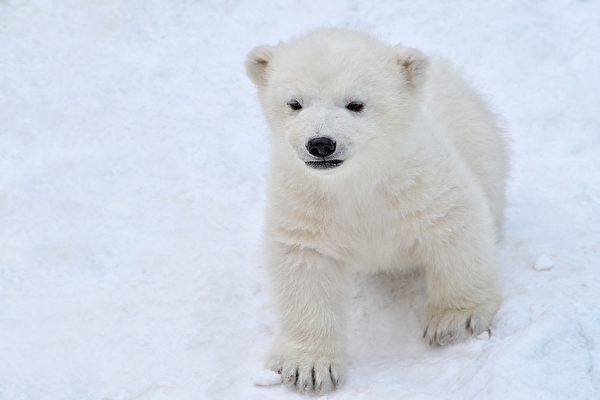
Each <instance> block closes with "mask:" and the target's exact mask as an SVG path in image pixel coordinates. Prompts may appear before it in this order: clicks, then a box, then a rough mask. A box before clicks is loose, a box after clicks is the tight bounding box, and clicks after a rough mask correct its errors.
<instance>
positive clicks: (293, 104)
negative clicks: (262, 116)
mask: <svg viewBox="0 0 600 400" xmlns="http://www.w3.org/2000/svg"><path fill="white" fill-rule="evenodd" d="M287 105H288V107H289V108H291V109H292V110H294V111H298V110H302V104H300V103H299V102H298V100H290V101H288V102H287Z"/></svg>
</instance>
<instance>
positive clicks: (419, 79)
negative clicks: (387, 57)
mask: <svg viewBox="0 0 600 400" xmlns="http://www.w3.org/2000/svg"><path fill="white" fill-rule="evenodd" d="M394 51H395V52H396V64H397V65H398V66H399V67H400V68H402V73H403V74H404V76H405V78H406V80H407V81H408V83H409V84H410V85H411V86H412V87H414V88H418V87H420V86H421V85H422V84H423V82H425V75H426V72H427V66H428V65H429V60H428V59H427V56H426V55H425V54H423V53H421V52H420V51H419V50H417V49H412V48H410V47H404V46H402V45H397V46H394Z"/></svg>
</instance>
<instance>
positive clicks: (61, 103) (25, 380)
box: [0, 0, 600, 400]
mask: <svg viewBox="0 0 600 400" xmlns="http://www.w3.org/2000/svg"><path fill="white" fill-rule="evenodd" d="M454 3H455V4H454ZM483 3H484V2H478V1H472V2H466V1H465V2H450V1H442V0H438V1H426V2H417V1H381V2H372V1H364V0H363V1H357V0H353V1H347V2H343V1H324V0H321V1H315V2H301V1H290V2H286V1H272V2H267V1H252V2H250V1H246V2H242V1H240V2H237V1H186V0H171V1H167V0H163V1H142V0H139V1H133V0H132V1H116V0H105V1H100V0H98V1H92V0H89V1H84V0H80V1H74V0H64V1H49V0H48V1H42V0H39V1H25V0H3V1H0V399H2V400H19V399H26V400H46V399H48V400H50V399H52V400H59V399H69V400H71V399H72V400H87V399H90V400H92V399H93V400H98V399H102V400H134V399H136V400H137V399H147V400H150V399H171V400H177V399H208V398H215V399H284V398H290V399H292V398H298V397H297V395H296V394H294V393H293V392H291V391H290V390H288V389H287V388H285V387H282V386H276V387H269V388H261V387H255V386H253V384H252V378H251V377H252V375H253V374H254V373H255V372H256V371H260V370H261V368H262V363H263V360H264V357H265V355H266V352H267V351H268V348H269V346H270V344H271V341H272V339H273V337H274V334H275V332H276V328H277V325H276V321H275V315H274V309H273V306H272V303H271V299H270V296H269V293H268V286H267V284H266V279H265V276H264V274H263V266H262V259H261V253H260V242H261V224H262V210H263V208H264V206H265V181H266V175H267V168H268V159H267V154H268V143H269V140H268V138H269V135H270V134H269V132H268V129H267V126H266V123H265V121H264V118H263V116H262V113H261V110H260V107H259V104H258V101H257V98H256V93H255V89H254V87H253V86H252V85H251V83H250V82H249V80H248V79H247V78H246V76H245V73H244V69H243V62H244V58H245V55H246V53H247V52H248V51H249V50H250V49H251V48H252V47H254V46H256V45H259V44H276V43H277V42H278V41H280V40H285V39H287V38H290V37H292V36H295V35H299V34H301V33H304V32H306V31H308V30H311V29H315V28H319V27H329V26H342V27H350V28H357V29H361V30H364V31H366V32H370V33H372V34H373V35H375V36H376V37H379V38H380V39H382V40H384V41H385V42H388V43H390V44H396V43H397V42H403V43H405V44H406V45H410V46H415V47H418V48H420V49H422V50H423V51H425V52H429V53H439V54H442V55H445V56H446V57H448V58H449V59H451V60H452V61H453V62H454V63H455V64H456V65H457V66H458V67H459V68H460V69H461V70H462V71H463V72H464V74H465V75H466V76H467V77H468V79H469V80H470V81H471V82H473V84H474V85H475V86H477V87H478V88H479V90H480V91H481V92H482V93H483V94H484V95H485V96H486V98H487V99H488V100H489V102H490V103H491V105H492V107H493V109H494V110H495V112H497V113H498V114H500V115H501V116H503V119H504V126H505V129H506V132H507V136H508V137H509V138H510V140H511V153H512V161H511V178H510V184H509V205H508V210H507V223H506V232H505V240H504V242H503V243H502V245H501V248H500V257H501V260H502V262H501V264H502V277H503V286H504V293H505V302H504V305H503V307H502V309H501V310H500V312H499V314H498V316H497V318H496V321H495V325H494V332H493V336H492V337H491V339H490V340H472V341H469V342H467V343H463V344H459V345H455V346H452V347H448V348H442V349H439V348H437V349H435V348H433V349H432V348H429V347H428V346H427V345H426V344H425V343H424V342H423V341H422V340H421V339H420V335H421V333H422V328H423V315H422V311H423V301H424V297H423V294H422V282H421V280H420V278H418V277H417V278H407V279H405V278H398V279H395V280H393V281H391V282H390V281H389V280H385V279H384V280H385V281H386V282H385V284H384V283H382V282H381V280H382V279H380V278H369V279H363V280H362V281H361V282H360V283H359V284H357V287H356V288H355V289H354V290H353V295H352V300H351V305H350V310H351V311H350V329H349V332H348V342H349V349H348V353H349V361H350V365H349V377H348V382H347V384H346V385H345V386H344V387H343V388H342V390H341V391H339V392H337V393H335V394H333V395H330V396H329V398H331V399H446V398H447V399H459V398H465V399H471V398H478V399H508V398H510V399H534V398H535V399H597V398H600V364H599V363H600V270H599V268H600V265H599V264H600V262H599V258H600V101H599V100H600V4H599V3H598V2H595V1H567V0H564V1H544V2H541V1H531V2H526V1H519V0H510V1H502V2H500V1H499V2H485V3H486V4H483ZM491 3H494V5H492V4H491ZM542 254H546V255H548V256H549V257H550V258H551V259H552V260H553V261H554V268H552V269H550V270H548V271H536V270H535V269H533V268H532V265H533V263H534V261H535V260H536V258H537V257H539V256H540V255H542Z"/></svg>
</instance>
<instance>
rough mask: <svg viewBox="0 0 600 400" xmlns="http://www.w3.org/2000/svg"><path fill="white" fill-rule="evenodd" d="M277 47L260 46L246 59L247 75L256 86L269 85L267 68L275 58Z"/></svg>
mask: <svg viewBox="0 0 600 400" xmlns="http://www.w3.org/2000/svg"><path fill="white" fill-rule="evenodd" d="M274 50H275V47H272V46H258V47H255V48H253V49H252V50H250V53H248V56H247V57H246V73H247V74H248V76H249V77H250V79H252V82H254V84H255V85H256V86H259V87H260V86H263V85H264V84H265V83H267V67H268V65H269V63H270V62H271V58H273V53H274Z"/></svg>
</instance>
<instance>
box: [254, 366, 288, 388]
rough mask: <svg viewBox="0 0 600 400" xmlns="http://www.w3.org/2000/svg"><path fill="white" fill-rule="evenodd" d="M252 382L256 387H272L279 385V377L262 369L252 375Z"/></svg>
mask: <svg viewBox="0 0 600 400" xmlns="http://www.w3.org/2000/svg"><path fill="white" fill-rule="evenodd" d="M252 381H253V382H254V384H255V385H256V386H273V385H279V384H280V383H281V375H279V374H278V373H277V372H273V371H271V370H270V369H264V370H262V371H259V372H257V373H255V374H254V376H253V377H252Z"/></svg>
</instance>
